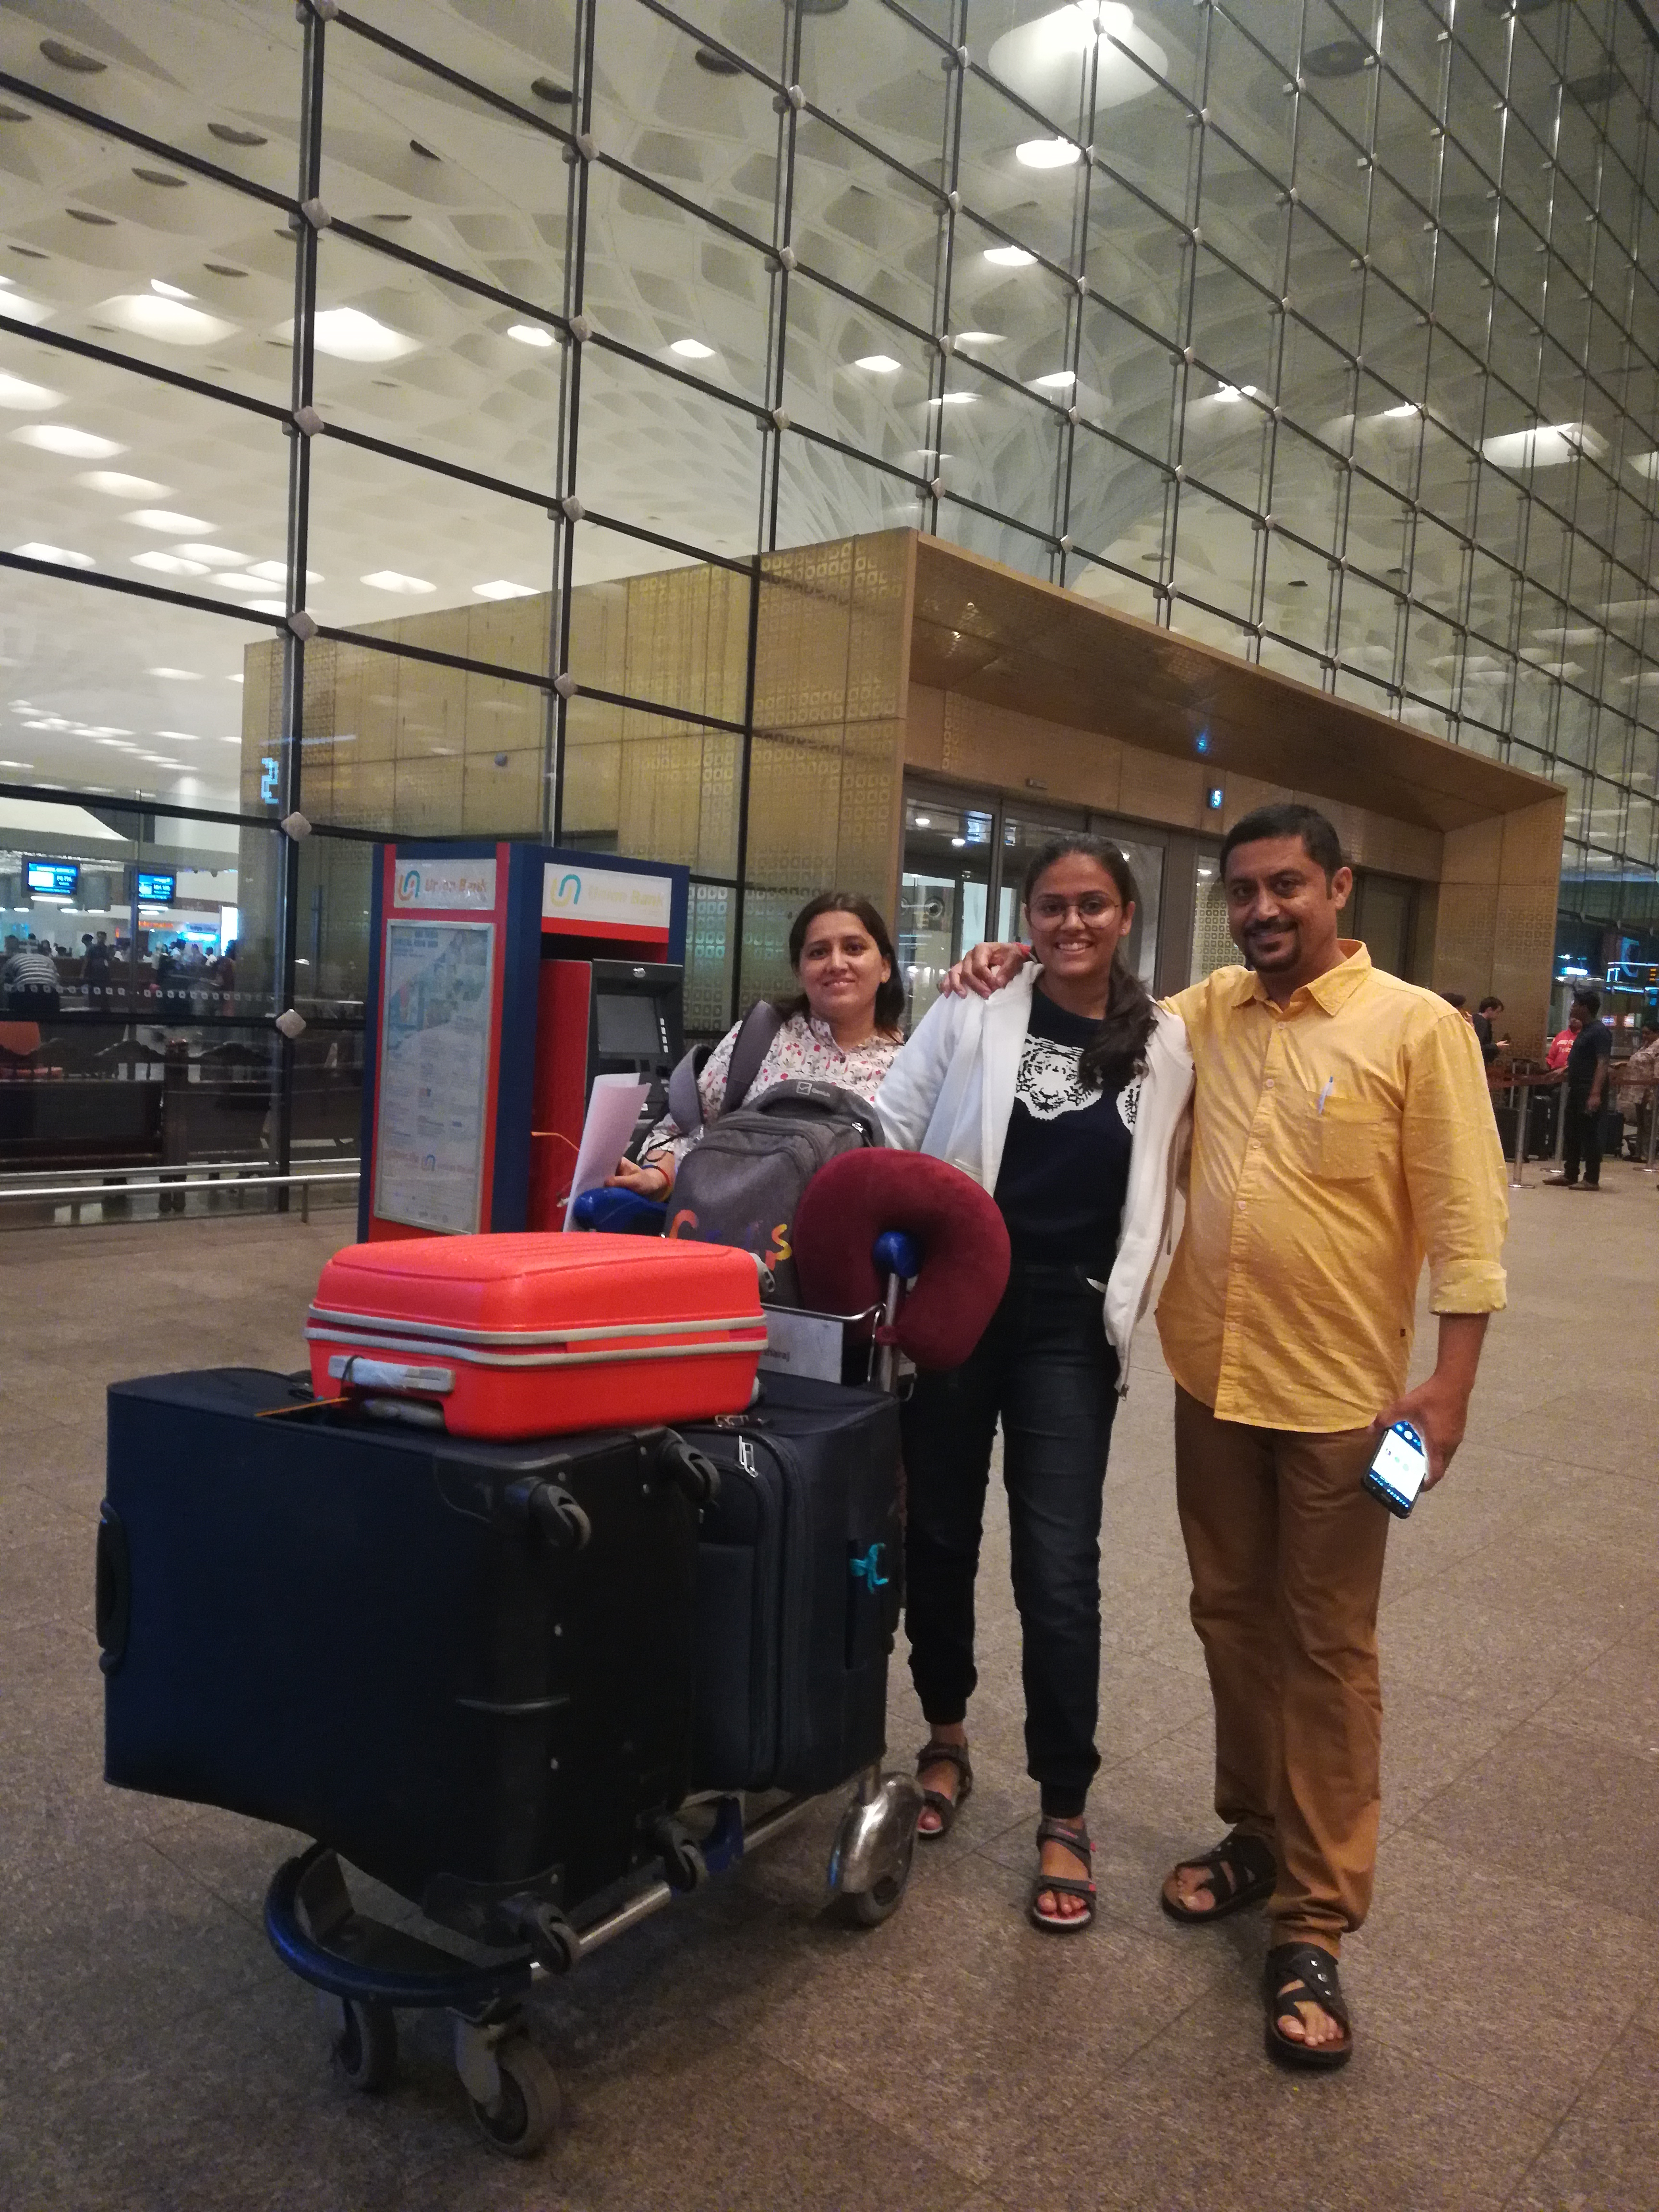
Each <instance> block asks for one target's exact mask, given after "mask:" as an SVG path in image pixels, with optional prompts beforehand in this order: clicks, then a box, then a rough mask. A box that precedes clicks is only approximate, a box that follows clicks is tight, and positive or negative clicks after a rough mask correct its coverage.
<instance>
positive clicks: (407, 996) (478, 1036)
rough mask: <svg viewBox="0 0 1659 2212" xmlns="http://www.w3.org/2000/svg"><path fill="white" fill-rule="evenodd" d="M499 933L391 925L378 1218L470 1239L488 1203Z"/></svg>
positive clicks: (378, 1131)
mask: <svg viewBox="0 0 1659 2212" xmlns="http://www.w3.org/2000/svg"><path fill="white" fill-rule="evenodd" d="M494 965H495V924H494V923H493V922H489V921H388V922H387V924H386V967H385V969H384V971H383V978H382V992H383V1001H382V1003H383V1006H384V1012H383V1013H382V1016H381V1023H380V1084H379V1090H378V1093H377V1103H376V1127H375V1142H374V1211H375V1212H376V1214H378V1215H379V1217H380V1219H381V1220H382V1221H399V1222H403V1223H404V1224H405V1225H407V1226H408V1227H410V1228H411V1229H431V1230H441V1231H449V1232H450V1233H452V1234H454V1235H460V1236H470V1235H474V1234H476V1233H477V1229H478V1226H479V1221H480V1216H481V1209H482V1200H483V1189H482V1182H483V1156H484V1114H485V1109H486V1106H487V1104H488V1100H489V1031H490V1005H491V997H492V993H491V984H492V981H493V980H494V978H493V969H494Z"/></svg>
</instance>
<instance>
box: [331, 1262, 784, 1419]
mask: <svg viewBox="0 0 1659 2212" xmlns="http://www.w3.org/2000/svg"><path fill="white" fill-rule="evenodd" d="M306 1336H307V1341H308V1342H309V1344H310V1346H311V1375H312V1383H313V1389H315V1390H316V1392H317V1394H318V1395H319V1397H323V1398H332V1397H343V1396H349V1397H364V1398H368V1399H370V1400H375V1401H380V1410H385V1411H386V1412H388V1413H399V1412H402V1413H405V1414H406V1415H409V1416H412V1417H413V1418H415V1419H425V1420H426V1421H428V1422H429V1423H433V1424H437V1423H439V1422H441V1424H442V1425H443V1426H444V1427H445V1428H446V1429H447V1430H448V1431H450V1432H451V1433H452V1434H453V1435H455V1436H464V1437H502V1438H507V1437H536V1436H550V1435H556V1434H560V1433H562V1432H566V1431H571V1430H576V1429H592V1428H605V1427H615V1426H616V1425H617V1424H618V1423H625V1424H627V1425H629V1426H630V1427H635V1428H638V1427H646V1426H648V1425H652V1424H654V1423H658V1422H678V1421H691V1420H706V1419H712V1418H713V1417H714V1415H715V1414H717V1413H738V1412H740V1411H741V1410H742V1409H743V1407H745V1406H746V1405H747V1404H748V1403H749V1401H750V1396H751V1395H752V1394H753V1390H754V1386H755V1370H756V1367H757V1364H758V1362H759V1358H760V1355H761V1353H762V1352H763V1350H764V1349H765V1345H766V1321H765V1316H764V1315H763V1313H762V1310H761V1303H760V1278H759V1274H758V1273H757V1269H756V1266H755V1262H754V1261H753V1259H752V1258H751V1257H750V1255H749V1254H748V1253H747V1252H740V1251H737V1250H735V1249H732V1248H731V1247H728V1246H726V1245H721V1244H694V1243H669V1242H660V1241H657V1240H654V1239H653V1240H647V1239H646V1238H644V1237H619V1236H604V1235H592V1236H586V1237H565V1236H555V1235H533V1234H532V1235H524V1236H495V1237H415V1238H410V1239H408V1240H398V1241H396V1242H387V1243H373V1244H352V1245H349V1246H348V1247H347V1248H346V1249H345V1250H344V1251H343V1252H337V1253H336V1254H335V1255H334V1257H333V1258H332V1259H331V1261H329V1262H328V1265H327V1266H326V1267H325V1268H324V1269H323V1273H322V1279H321V1281H320V1282H319V1285H318V1286H317V1297H316V1299H315V1301H314V1303H313V1305H312V1308H311V1312H310V1316H309V1318H308V1320H307V1326H306Z"/></svg>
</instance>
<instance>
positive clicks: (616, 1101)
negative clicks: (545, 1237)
mask: <svg viewBox="0 0 1659 2212" xmlns="http://www.w3.org/2000/svg"><path fill="white" fill-rule="evenodd" d="M650 1087H651V1086H650V1085H649V1084H647V1083H641V1082H639V1081H638V1080H637V1079H635V1077H633V1076H631V1075H596V1076H595V1077H594V1079H593V1090H592V1096H591V1097H589V1099H588V1102H587V1119H586V1121H584V1122H583V1123H582V1140H581V1145H580V1148H579V1149H578V1151H577V1153H576V1173H575V1176H574V1180H573V1181H572V1182H571V1185H570V1202H569V1204H568V1206H566V1207H565V1210H564V1225H565V1227H566V1228H567V1229H574V1227H575V1222H574V1220H573V1219H572V1218H571V1216H572V1212H573V1211H574V1206H575V1203H576V1200H578V1199H579V1198H580V1196H581V1194H582V1193H583V1192H584V1191H585V1190H597V1189H598V1188H599V1185H600V1184H601V1183H602V1182H604V1181H605V1177H606V1176H608V1175H612V1174H614V1173H615V1172H616V1166H617V1161H618V1160H619V1159H620V1158H622V1156H623V1152H624V1151H625V1150H626V1149H627V1146H628V1140H629V1138H630V1137H631V1136H632V1135H633V1133H634V1124H635V1121H638V1120H639V1118H640V1109H641V1106H643V1105H644V1103H645V1094H646V1092H647V1091H648V1090H649V1089H650Z"/></svg>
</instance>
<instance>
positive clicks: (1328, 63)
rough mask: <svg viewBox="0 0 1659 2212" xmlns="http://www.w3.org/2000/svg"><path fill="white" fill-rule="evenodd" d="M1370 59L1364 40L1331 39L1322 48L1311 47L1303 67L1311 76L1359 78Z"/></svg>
mask: <svg viewBox="0 0 1659 2212" xmlns="http://www.w3.org/2000/svg"><path fill="white" fill-rule="evenodd" d="M1370 58H1371V57H1370V48H1369V47H1368V46H1366V45H1365V42H1364V40H1363V39H1331V40H1328V41H1327V43H1326V44H1325V45H1324V46H1310V47H1309V48H1308V50H1307V52H1305V53H1304V55H1303V57H1302V66H1303V68H1304V70H1306V71H1307V72H1308V75H1309V76H1325V77H1336V76H1358V74H1359V72H1360V70H1363V69H1364V68H1365V67H1366V66H1367V64H1369V63H1370Z"/></svg>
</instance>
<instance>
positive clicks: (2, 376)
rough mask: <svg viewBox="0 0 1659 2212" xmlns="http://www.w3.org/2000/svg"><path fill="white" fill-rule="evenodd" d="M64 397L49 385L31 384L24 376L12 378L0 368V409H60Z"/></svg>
mask: <svg viewBox="0 0 1659 2212" xmlns="http://www.w3.org/2000/svg"><path fill="white" fill-rule="evenodd" d="M63 404H64V395H63V393H62V392H54V391H53V390H52V387H51V386H49V385H46V384H31V383H30V382H29V380H28V379H27V377H26V376H13V375H11V374H9V372H8V371H7V370H5V369H3V368H0V407H61V406H62V405H63Z"/></svg>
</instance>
